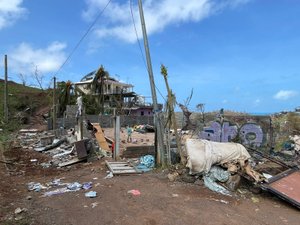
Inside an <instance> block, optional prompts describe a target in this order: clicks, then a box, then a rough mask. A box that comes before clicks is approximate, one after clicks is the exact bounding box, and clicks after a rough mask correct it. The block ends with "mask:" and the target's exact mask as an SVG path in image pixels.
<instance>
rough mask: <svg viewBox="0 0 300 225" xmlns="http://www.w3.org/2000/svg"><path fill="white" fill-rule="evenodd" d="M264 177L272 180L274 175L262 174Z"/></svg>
mask: <svg viewBox="0 0 300 225" xmlns="http://www.w3.org/2000/svg"><path fill="white" fill-rule="evenodd" d="M262 175H263V176H264V177H265V178H266V179H270V178H272V177H273V176H272V175H270V174H267V173H262Z"/></svg>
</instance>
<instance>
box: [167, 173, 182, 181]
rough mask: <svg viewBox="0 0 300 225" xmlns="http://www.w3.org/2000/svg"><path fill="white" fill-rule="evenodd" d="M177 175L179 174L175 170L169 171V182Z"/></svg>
mask: <svg viewBox="0 0 300 225" xmlns="http://www.w3.org/2000/svg"><path fill="white" fill-rule="evenodd" d="M178 176H179V174H178V173H177V172H174V173H169V174H168V178H169V181H171V182H173V181H175V180H176V178H177V177H178Z"/></svg>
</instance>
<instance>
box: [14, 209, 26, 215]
mask: <svg viewBox="0 0 300 225" xmlns="http://www.w3.org/2000/svg"><path fill="white" fill-rule="evenodd" d="M26 211H27V209H26V208H22V209H21V208H20V207H19V208H16V209H15V214H20V213H22V212H26Z"/></svg>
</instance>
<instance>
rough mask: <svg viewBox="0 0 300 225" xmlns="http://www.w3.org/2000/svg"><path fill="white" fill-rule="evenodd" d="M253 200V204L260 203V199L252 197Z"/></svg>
mask: <svg viewBox="0 0 300 225" xmlns="http://www.w3.org/2000/svg"><path fill="white" fill-rule="evenodd" d="M251 200H252V202H253V203H259V198H256V197H252V198H251Z"/></svg>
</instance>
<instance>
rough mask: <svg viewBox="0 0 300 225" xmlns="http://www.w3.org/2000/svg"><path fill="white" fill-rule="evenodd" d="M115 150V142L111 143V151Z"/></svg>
mask: <svg viewBox="0 0 300 225" xmlns="http://www.w3.org/2000/svg"><path fill="white" fill-rule="evenodd" d="M114 150H115V142H113V143H111V152H112V153H114Z"/></svg>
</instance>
